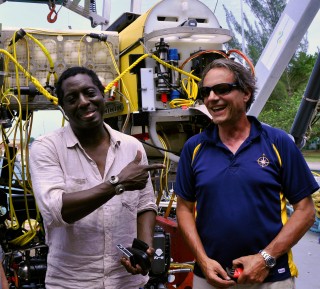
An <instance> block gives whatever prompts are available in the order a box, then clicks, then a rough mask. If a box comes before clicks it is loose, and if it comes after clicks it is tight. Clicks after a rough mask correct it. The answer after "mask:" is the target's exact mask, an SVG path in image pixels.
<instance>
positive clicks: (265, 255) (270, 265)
mask: <svg viewBox="0 0 320 289" xmlns="http://www.w3.org/2000/svg"><path fill="white" fill-rule="evenodd" d="M260 254H261V255H262V257H263V259H264V261H265V262H266V266H267V267H268V268H273V267H274V266H275V265H276V259H275V258H273V257H272V256H270V255H269V254H268V253H266V252H265V251H260Z"/></svg>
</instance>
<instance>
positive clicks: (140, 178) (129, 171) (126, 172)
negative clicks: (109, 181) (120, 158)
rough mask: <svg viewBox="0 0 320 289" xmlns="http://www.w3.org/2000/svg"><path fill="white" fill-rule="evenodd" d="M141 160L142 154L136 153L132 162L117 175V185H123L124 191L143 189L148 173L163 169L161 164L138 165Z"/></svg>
mask: <svg viewBox="0 0 320 289" xmlns="http://www.w3.org/2000/svg"><path fill="white" fill-rule="evenodd" d="M141 159H142V153H141V151H137V154H136V156H135V158H134V160H133V161H132V162H131V163H129V164H128V165H127V166H126V167H125V168H123V169H122V171H121V172H120V173H119V174H118V178H119V183H120V184H122V185H124V187H125V189H126V191H134V190H142V189H144V188H145V186H146V184H147V181H148V178H149V171H151V170H158V169H160V170H162V169H164V168H165V166H164V165H163V164H152V165H140V162H141Z"/></svg>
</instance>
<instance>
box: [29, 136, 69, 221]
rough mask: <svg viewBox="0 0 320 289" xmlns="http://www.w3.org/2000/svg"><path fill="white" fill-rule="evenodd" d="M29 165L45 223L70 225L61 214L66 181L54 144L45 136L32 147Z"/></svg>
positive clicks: (34, 190)
mask: <svg viewBox="0 0 320 289" xmlns="http://www.w3.org/2000/svg"><path fill="white" fill-rule="evenodd" d="M29 166H30V174H31V180H32V188H33V192H34V195H35V199H36V201H37V205H38V206H39V209H40V211H41V215H42V217H43V219H44V222H45V224H46V225H47V226H61V225H65V226H67V225H69V224H68V223H66V222H65V221H64V220H63V219H62V215H61V209H62V194H63V193H64V188H65V181H64V173H63V171H62V169H61V165H60V163H59V158H58V155H57V153H56V147H55V146H54V144H53V143H51V142H50V141H49V140H48V139H45V138H40V139H39V140H35V141H34V142H33V143H32V145H31V148H30V154H29Z"/></svg>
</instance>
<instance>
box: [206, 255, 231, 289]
mask: <svg viewBox="0 0 320 289" xmlns="http://www.w3.org/2000/svg"><path fill="white" fill-rule="evenodd" d="M200 266H201V269H202V272H203V274H204V275H205V277H206V280H207V282H208V283H209V284H211V285H212V286H214V287H216V288H228V287H231V286H234V285H236V283H235V282H234V281H233V280H231V278H230V277H229V276H228V274H227V272H226V271H225V270H224V269H223V268H222V267H221V265H220V264H219V263H218V262H216V261H215V260H212V259H209V258H207V259H206V261H205V262H202V263H201V265H200Z"/></svg>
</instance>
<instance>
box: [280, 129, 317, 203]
mask: <svg viewBox="0 0 320 289" xmlns="http://www.w3.org/2000/svg"><path fill="white" fill-rule="evenodd" d="M276 142H277V143H276V147H278V148H279V150H280V157H281V160H282V169H281V170H282V173H281V176H280V177H281V183H282V187H283V188H282V189H283V193H284V195H285V197H286V198H287V199H288V201H289V202H290V203H291V204H296V203H298V202H299V201H300V200H302V199H304V198H305V197H307V196H309V195H311V194H313V193H314V192H315V191H316V190H318V189H319V185H318V183H317V182H316V180H315V177H314V176H313V174H312V172H311V170H310V168H309V166H308V164H307V162H306V161H305V159H304V157H303V155H302V153H301V151H300V150H299V148H298V147H297V146H296V144H295V143H294V142H293V141H292V140H291V139H290V138H289V136H288V135H287V134H286V133H285V132H283V133H281V134H280V135H279V136H278V138H277V140H276Z"/></svg>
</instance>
